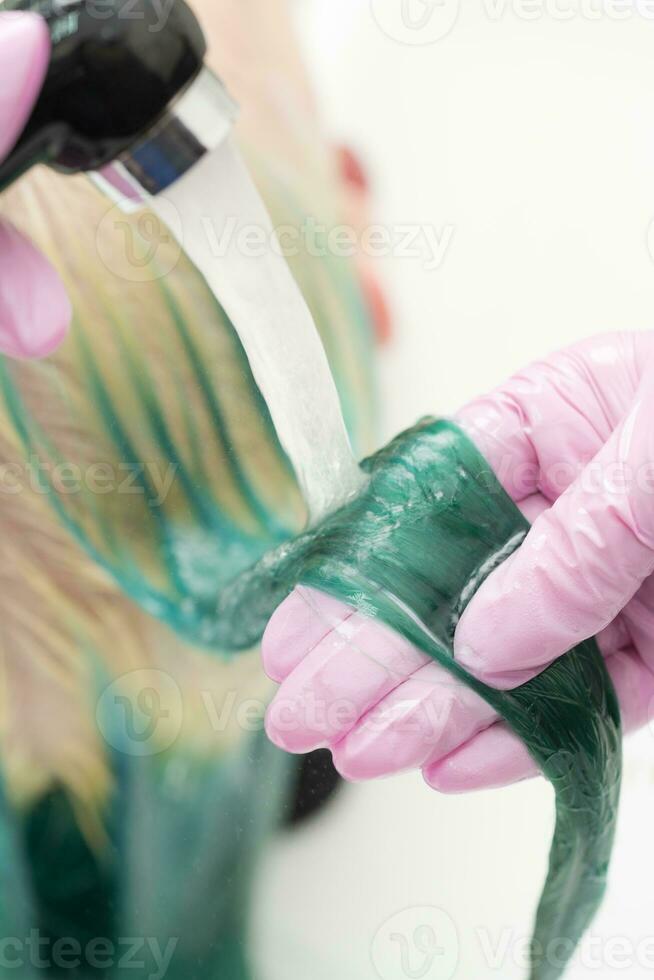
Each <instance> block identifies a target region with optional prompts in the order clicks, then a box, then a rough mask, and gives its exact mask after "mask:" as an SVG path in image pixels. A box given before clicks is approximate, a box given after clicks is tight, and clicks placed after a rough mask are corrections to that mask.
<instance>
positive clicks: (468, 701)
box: [332, 662, 497, 780]
mask: <svg viewBox="0 0 654 980" xmlns="http://www.w3.org/2000/svg"><path fill="white" fill-rule="evenodd" d="M496 719H497V715H496V714H495V712H494V711H493V709H492V708H491V707H490V705H488V704H487V703H486V702H485V701H484V700H483V699H482V698H480V697H479V696H478V695H477V694H475V693H474V691H471V690H470V688H469V687H467V686H466V685H465V684H463V683H461V681H458V680H457V679H456V678H454V677H452V675H451V674H450V673H449V672H448V671H447V670H445V668H443V667H441V666H440V665H439V664H437V663H433V662H430V663H428V664H426V665H425V666H424V667H421V668H420V669H419V670H417V671H416V672H415V673H414V674H412V676H411V677H410V678H409V679H408V680H406V681H404V683H402V684H400V685H399V687H396V688H395V690H393V691H392V692H391V693H390V694H388V695H387V696H386V697H385V698H383V699H382V700H381V701H380V702H379V703H378V704H377V705H376V706H375V707H374V708H372V709H371V710H370V711H369V712H368V713H367V714H365V715H364V716H363V717H362V718H361V720H360V721H359V722H358V723H357V724H356V725H355V726H354V727H353V728H352V730H351V731H350V732H348V733H347V734H346V735H345V737H344V738H342V739H341V740H340V741H339V742H337V743H336V744H335V745H333V746H332V754H333V757H334V765H335V766H336V768H337V770H338V771H339V772H340V774H341V775H342V776H344V777H345V778H346V779H349V780H363V779H374V778H376V777H378V776H388V775H391V774H393V773H397V772H402V771H404V770H410V769H419V768H422V766H424V765H426V764H427V763H429V762H432V761H435V760H437V759H441V758H443V757H444V756H447V755H448V754H449V753H450V752H452V751H453V750H454V749H456V748H457V747H458V746H460V745H463V744H464V743H465V742H467V741H468V740H469V739H471V738H472V737H473V736H474V735H476V734H477V733H478V732H480V731H482V730H483V729H484V728H488V726H489V725H491V724H492V723H493V722H494V721H495V720H496Z"/></svg>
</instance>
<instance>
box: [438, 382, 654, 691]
mask: <svg viewBox="0 0 654 980" xmlns="http://www.w3.org/2000/svg"><path fill="white" fill-rule="evenodd" d="M653 408H654V371H652V370H651V368H650V369H649V370H648V371H646V372H645V374H644V376H643V378H642V381H641V385H640V387H639V389H638V393H637V396H636V398H635V399H634V403H633V408H632V409H631V411H630V412H629V414H628V415H627V416H626V417H625V418H624V420H623V421H622V422H621V423H620V424H619V425H618V426H617V428H616V429H615V430H614V432H613V433H612V435H611V436H610V438H609V439H608V441H607V442H606V443H605V445H604V446H603V448H602V449H601V450H600V452H599V453H598V454H597V456H596V457H595V459H594V460H593V461H592V463H591V464H589V466H588V467H586V469H585V470H584V471H583V473H582V475H581V476H580V478H579V479H578V480H577V481H576V482H575V483H574V484H573V485H572V486H571V487H570V488H569V489H568V490H567V491H566V492H565V493H564V494H563V495H562V496H560V497H559V498H558V500H556V501H555V503H554V504H553V505H552V507H551V508H550V509H549V510H546V511H544V512H543V513H542V514H541V515H540V516H539V517H538V518H537V519H536V520H535V522H534V524H533V525H532V528H531V530H530V532H529V534H528V535H527V537H526V539H525V541H524V543H523V544H522V546H521V547H520V548H519V549H518V551H517V552H516V553H515V554H514V555H512V556H511V557H510V558H509V559H508V560H507V561H506V562H505V563H504V564H503V565H502V566H501V567H500V568H498V569H497V570H496V571H495V572H494V573H493V574H492V575H491V576H490V577H489V578H488V579H487V580H486V581H485V582H484V583H483V585H482V586H481V587H480V589H479V591H478V592H477V594H476V595H475V596H473V598H472V600H471V602H470V604H469V605H468V607H467V608H466V610H465V612H464V613H463V615H462V617H461V621H460V623H459V625H458V628H457V632H456V635H455V656H456V658H457V660H458V661H459V662H460V663H461V664H462V665H463V666H465V667H466V668H467V669H468V670H470V671H471V672H472V673H474V674H475V675H476V676H477V677H479V678H481V679H482V680H484V681H485V682H486V683H488V684H491V685H492V686H495V687H498V688H503V689H505V688H512V687H516V686H517V685H519V684H521V683H524V682H525V681H526V680H528V679H529V678H530V677H532V676H533V675H534V674H535V673H538V672H539V671H540V670H542V669H543V668H544V667H545V666H547V665H548V664H550V663H551V662H552V661H553V660H555V659H556V658H557V657H559V656H561V655H562V654H564V653H565V652H566V651H568V650H569V649H570V648H571V647H573V646H575V645H576V644H577V643H579V642H580V641H581V640H584V639H587V638H588V637H590V636H593V635H594V634H596V633H598V632H599V631H600V630H602V629H603V628H604V627H605V626H607V625H608V624H609V623H610V622H611V621H612V620H613V619H614V618H615V617H616V616H617V615H618V613H619V612H620V611H621V610H622V609H623V608H624V607H625V605H626V604H627V603H628V602H629V601H630V600H631V598H632V597H633V596H634V595H635V593H636V592H637V590H638V589H639V588H640V586H641V584H642V583H643V582H644V581H645V579H647V578H648V577H649V576H650V575H651V574H652V571H654V507H653V503H654V426H652V424H651V414H652V409H653Z"/></svg>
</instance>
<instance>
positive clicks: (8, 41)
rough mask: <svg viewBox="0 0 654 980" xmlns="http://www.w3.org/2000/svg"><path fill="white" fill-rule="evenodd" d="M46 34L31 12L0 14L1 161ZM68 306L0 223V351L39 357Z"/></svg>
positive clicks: (32, 85)
mask: <svg viewBox="0 0 654 980" xmlns="http://www.w3.org/2000/svg"><path fill="white" fill-rule="evenodd" d="M49 55H50V35H49V33H48V30H47V27H46V24H45V21H43V20H42V18H41V17H38V16H37V15H36V14H29V13H13V12H12V13H0V160H1V159H3V157H5V156H6V155H7V154H8V153H9V151H10V150H11V149H12V147H13V145H14V143H15V142H16V140H17V138H18V136H19V135H20V133H21V130H22V128H23V127H24V125H25V123H26V121H27V119H28V118H29V114H30V111H31V108H32V105H33V103H34V101H35V99H36V97H37V96H38V93H39V91H40V88H41V84H42V82H43V78H44V76H45V72H46V69H47V67H48V60H49ZM70 317H71V310H70V304H69V301H68V297H67V296H66V293H65V290H64V287H63V285H62V283H61V281H60V279H59V277H58V276H57V275H56V273H55V271H54V269H53V268H52V266H51V265H50V263H49V262H47V261H46V259H45V258H44V257H43V256H42V255H41V254H40V253H39V252H37V251H36V249H35V248H34V246H33V245H31V244H30V243H29V242H28V241H27V240H26V239H25V238H24V237H23V236H22V235H21V234H20V233H19V232H18V231H17V230H16V229H15V228H14V227H13V226H12V225H10V224H8V223H7V222H6V221H0V351H2V352H3V353H5V354H9V355H10V356H12V357H43V356H45V355H46V354H49V353H50V352H51V351H52V350H53V349H54V348H55V347H56V346H57V344H58V343H59V342H60V341H61V340H62V338H63V337H64V335H65V333H66V330H67V329H68V324H69V322H70Z"/></svg>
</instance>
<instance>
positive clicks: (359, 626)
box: [263, 332, 654, 792]
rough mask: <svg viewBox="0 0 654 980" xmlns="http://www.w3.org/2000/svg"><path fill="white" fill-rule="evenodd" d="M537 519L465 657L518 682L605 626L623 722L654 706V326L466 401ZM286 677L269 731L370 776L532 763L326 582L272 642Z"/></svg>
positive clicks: (583, 349)
mask: <svg viewBox="0 0 654 980" xmlns="http://www.w3.org/2000/svg"><path fill="white" fill-rule="evenodd" d="M457 421H458V423H459V424H460V425H461V426H462V427H463V428H464V429H465V430H466V431H467V432H468V434H469V436H470V437H471V438H472V440H473V441H474V442H475V443H476V445H477V447H478V448H479V449H480V450H481V452H482V453H483V454H484V456H485V457H486V459H487V460H488V461H489V463H490V464H491V466H492V467H493V469H494V471H495V473H496V474H497V476H498V478H499V480H500V482H501V483H502V485H503V487H504V488H505V490H506V491H507V492H508V493H509V494H510V496H511V497H512V498H513V500H514V501H516V503H517V504H518V506H519V507H520V508H521V510H522V511H523V513H524V514H525V515H526V516H527V517H528V518H529V520H531V521H533V526H532V528H531V530H530V532H529V534H528V536H527V538H526V540H525V542H524V543H523V545H522V547H521V548H520V549H519V550H518V551H517V552H516V553H515V554H514V555H513V556H512V557H510V558H509V559H508V560H507V561H506V562H505V563H504V564H503V565H502V566H501V567H500V568H499V569H497V570H496V571H495V572H494V573H493V574H492V575H491V576H490V577H489V578H488V579H487V580H486V582H485V583H484V584H483V585H482V587H481V588H480V589H479V591H478V593H477V594H476V595H475V596H474V597H473V599H472V601H471V602H470V604H469V606H468V608H467V609H466V611H465V612H464V614H463V616H462V618H461V621H460V623H459V626H458V629H457V632H456V636H455V646H454V652H455V657H456V659H457V660H458V661H459V662H460V663H462V664H463V665H464V666H465V667H466V668H467V669H468V670H470V671H471V672H473V673H474V674H476V675H477V676H478V677H480V678H481V679H482V680H484V681H485V682H487V683H488V684H491V685H493V686H495V687H498V688H503V689H508V688H511V687H515V686H518V685H520V684H522V683H524V682H525V681H527V680H528V679H529V678H531V677H533V676H534V675H535V674H537V673H538V672H539V671H541V670H542V669H543V668H544V667H545V666H547V665H549V664H550V663H551V662H552V661H553V660H555V659H556V658H557V657H559V656H560V655H561V654H563V653H565V652H566V651H567V650H569V649H570V648H571V647H572V646H574V645H575V644H576V643H578V642H579V641H581V640H583V639H586V638H588V637H590V636H593V635H595V634H598V640H599V645H600V648H601V650H602V653H603V654H604V656H605V658H606V663H607V667H608V670H609V672H610V674H611V677H612V679H613V683H614V684H615V687H616V690H617V693H618V697H619V700H620V707H621V711H622V717H623V722H624V727H625V730H626V731H629V730H632V729H635V728H638V727H639V726H642V725H643V724H645V723H646V722H647V721H648V720H650V713H651V717H652V718H653V719H654V710H653V709H654V576H652V572H653V571H654V333H651V332H648V333H620V334H611V335H607V336H600V337H596V338H594V339H592V340H590V341H585V342H583V343H581V344H578V345H576V346H574V347H572V348H570V349H568V350H564V351H562V352H559V353H557V354H554V355H553V356H551V357H549V358H547V359H546V360H544V361H541V362H538V363H535V364H533V365H531V366H530V367H528V368H527V369H526V370H524V371H522V372H521V373H520V374H517V375H516V376H515V377H513V378H512V379H511V380H510V381H508V382H507V383H506V384H504V385H502V386H501V387H500V388H498V389H497V390H496V391H494V392H493V393H492V394H490V395H488V396H486V397H484V398H480V399H478V400H477V401H474V402H472V403H471V404H470V405H468V406H466V407H465V408H464V409H463V410H462V411H461V412H460V413H459V414H458V416H457ZM263 657H264V665H265V668H266V670H267V672H268V674H269V675H270V677H271V678H273V679H274V680H276V681H278V682H281V688H280V690H279V692H278V694H277V697H276V699H275V701H274V702H273V704H272V705H271V707H270V709H269V712H268V716H267V722H266V724H267V731H268V734H269V736H270V738H271V739H272V740H273V741H274V742H276V743H277V744H278V745H280V746H281V747H283V748H286V749H287V750H289V751H292V752H306V751H308V750H310V749H314V748H316V747H318V746H319V745H327V746H329V747H330V748H331V749H332V752H333V756H334V761H335V764H336V767H337V768H338V769H339V771H340V772H341V773H342V774H343V775H344V776H345V777H346V778H349V779H354V780H360V779H367V778H371V777H375V776H382V775H387V774H390V773H393V772H397V771H399V770H403V769H407V768H418V767H420V768H422V769H423V773H424V775H425V778H426V779H427V782H428V783H429V784H430V785H431V786H433V787H434V788H436V789H439V790H442V791H444V792H462V791H466V790H471V789H480V788H483V787H489V786H499V785H504V784H507V783H511V782H515V781H517V780H520V779H524V778H526V777H528V776H530V775H533V774H534V773H535V766H534V764H533V762H532V761H531V759H530V757H529V756H528V754H527V752H526V750H525V749H524V748H523V747H522V744H521V743H520V742H519V741H518V740H517V739H516V738H515V737H514V736H513V735H512V734H511V733H510V732H509V730H508V729H507V728H506V727H505V725H504V724H502V723H500V722H499V721H497V718H496V716H495V714H494V713H493V711H492V710H491V709H490V708H489V707H488V706H487V705H486V703H485V702H484V701H482V700H481V698H479V697H478V696H477V695H475V694H474V693H472V692H471V691H470V690H468V689H467V688H466V687H465V686H462V685H461V684H459V683H458V682H457V681H455V680H454V679H453V678H452V677H451V676H450V675H449V674H448V673H447V672H446V671H445V670H444V669H443V668H441V667H439V666H438V665H437V664H435V663H433V662H431V661H429V660H428V658H427V657H426V656H425V655H423V654H422V653H421V652H420V651H418V650H416V649H415V648H414V647H412V646H411V645H410V644H409V643H407V642H406V641H404V640H402V639H401V638H400V637H399V636H398V635H396V634H395V633H393V632H392V631H390V630H389V629H387V628H386V627H384V626H382V625H380V624H379V623H377V622H373V621H371V620H367V619H366V618H365V617H364V616H362V615H361V614H360V613H358V612H353V610H351V609H349V608H348V607H347V606H344V605H343V604H342V603H339V602H336V601H335V600H333V599H331V598H329V597H327V596H324V595H322V594H320V593H317V592H315V591H313V590H311V589H307V588H302V587H301V588H298V589H296V590H295V592H294V593H293V594H292V595H291V596H289V598H288V599H287V600H286V601H285V602H284V603H283V604H282V605H281V606H280V607H279V609H278V610H277V612H276V613H275V615H274V616H273V618H272V619H271V621H270V624H269V626H268V629H267V631H266V634H265V637H264V642H263Z"/></svg>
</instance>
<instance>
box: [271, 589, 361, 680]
mask: <svg viewBox="0 0 654 980" xmlns="http://www.w3.org/2000/svg"><path fill="white" fill-rule="evenodd" d="M353 615H354V609H352V608H351V607H350V606H347V605H346V604H345V603H344V602H339V601H338V599H332V597H331V596H329V595H327V594H326V593H324V592H318V590H317V589H311V588H309V587H308V586H305V585H299V586H298V587H297V588H295V589H294V590H293V591H292V592H291V594H290V595H289V596H288V598H286V599H285V600H284V601H283V602H282V603H281V604H280V605H279V606H278V607H277V609H276V610H275V612H274V613H273V615H272V616H271V618H270V621H269V622H268V625H267V627H266V631H265V633H264V635H263V639H262V641H261V656H262V659H263V669H264V670H265V672H266V674H267V675H268V677H270V679H271V680H272V681H275V682H276V683H277V684H281V682H282V681H284V680H285V679H286V678H287V677H288V675H289V674H290V673H291V672H292V671H293V670H295V668H296V667H297V666H298V664H299V663H300V662H301V661H302V660H303V659H304V657H305V656H306V655H307V653H309V652H310V651H311V650H313V649H314V647H315V646H316V645H317V644H318V643H319V642H320V641H321V640H322V639H324V637H325V636H327V634H328V633H330V632H331V631H332V630H333V629H335V628H336V627H338V626H340V624H341V623H342V622H344V621H345V620H346V619H349V618H350V617H351V616H353Z"/></svg>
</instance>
